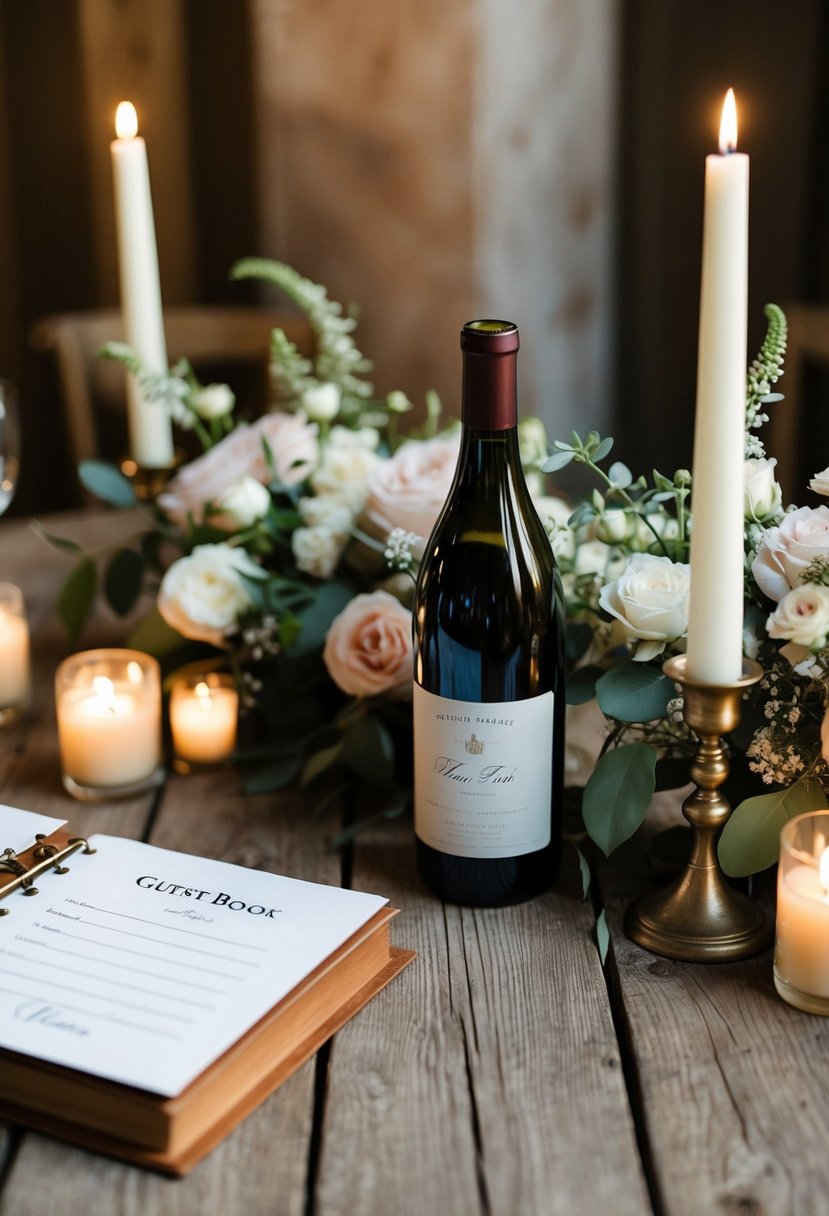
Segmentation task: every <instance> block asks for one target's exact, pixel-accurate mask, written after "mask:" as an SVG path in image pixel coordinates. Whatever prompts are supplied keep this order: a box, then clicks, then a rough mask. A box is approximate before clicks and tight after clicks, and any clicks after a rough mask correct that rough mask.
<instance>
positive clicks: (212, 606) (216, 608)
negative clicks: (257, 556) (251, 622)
mask: <svg viewBox="0 0 829 1216" xmlns="http://www.w3.org/2000/svg"><path fill="white" fill-rule="evenodd" d="M243 574H246V575H249V576H250V577H256V576H261V574H262V571H261V569H260V567H259V566H257V565H256V563H255V562H254V561H252V559H251V558H250V557H248V555H247V553H245V551H244V549H237V548H234V547H233V546H232V545H225V544H218V545H197V546H196V547H195V549H194V550H193V552H192V553H191V554H189V556H187V557H181V558H179V560H178V561H175V562H173V564H172V565H171V566H170V568H169V570H168V571H167V573H166V574H165V575H164V578H163V579H162V580H161V587H160V588H159V591H158V610H159V612H160V613H161V615H162V616H163V617H164V620H165V621H166V622H167V624H168V625H170V626H171V627H172V628H173V629H177V630H178V632H179V633H180V634H182V636H183V637H185V638H192V639H193V640H194V641H197V642H210V643H211V644H212V645H213V646H223V645H224V642H225V638H226V636H227V634H228V633H229V632H231V630H232V629H233V627H234V625H235V624H236V618H237V617H238V615H239V613H240V612H243V611H244V610H245V609H246V608H249V607H250V606H251V598H250V595H249V594H248V591H247V588H246V587H245V584H244V582H243V580H242V577H241V576H242V575H243Z"/></svg>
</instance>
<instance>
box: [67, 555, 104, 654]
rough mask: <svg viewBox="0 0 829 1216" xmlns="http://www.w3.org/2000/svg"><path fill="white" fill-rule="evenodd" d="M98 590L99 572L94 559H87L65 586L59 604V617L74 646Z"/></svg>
mask: <svg viewBox="0 0 829 1216" xmlns="http://www.w3.org/2000/svg"><path fill="white" fill-rule="evenodd" d="M97 589H98V571H97V570H96V569H95V563H94V562H93V561H92V559H91V558H89V557H85V558H83V559H82V560H81V561H79V562H78V564H77V566H75V568H74V570H73V571H72V572H71V574H70V575H69V577H68V578H67V580H66V582H65V583H64V584H63V587H62V588H61V590H60V594H59V596H58V602H57V612H58V616H59V617H60V619H61V621H62V622H63V625H64V627H65V629H66V632H67V633H68V634H69V640H70V642H72V644H73V645H74V643H75V642H76V641H77V640H78V635H79V634H80V632H81V630H82V629H83V627H84V625H85V623H86V620H87V618H88V616H89V613H90V611H91V610H92V605H93V603H94V601H95V592H96V591H97Z"/></svg>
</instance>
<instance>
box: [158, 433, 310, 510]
mask: <svg viewBox="0 0 829 1216" xmlns="http://www.w3.org/2000/svg"><path fill="white" fill-rule="evenodd" d="M263 440H265V441H267V444H268V446H269V448H270V450H271V452H272V453H273V459H274V465H275V467H276V476H277V477H278V478H279V479H280V480H281V481H283V482H285V484H286V485H294V484H296V483H297V482H300V481H303V480H304V479H305V478H306V477H307V476H308V474H309V473H310V471H311V469H312V468H313V467H314V465H315V464H316V462H317V458H318V456H319V449H318V446H317V428H316V426H315V425H311V424H309V423H308V422H307V421H306V419H305V416H304V415H303V414H281V413H276V414H265V415H264V416H263V417H262V418H259V419H257V421H256V422H254V423H252V424H251V425H250V426H237V427H236V429H235V430H233V431H231V432H230V434H229V435H228V436H226V438H224V439H222V440H221V441H220V442H219V443H217V444H216V445H215V447H212V448H210V449H209V451H207V452H205V453H204V455H203V456H199V457H198V458H197V459H196V460H192V461H190V463H189V464H186V465H185V466H184V468H183V469H182V470H181V472H179V473H177V474H176V475H175V477H173V478H172V480H171V481H170V483H169V485H168V486H167V489H166V490H165V492H164V493H163V494H160V495H159V497H158V505H159V506H160V507H161V509H162V510H163V511H164V512H165V514H166V515H167V516H168V517H169V518H170V519H172V520H173V521H174V522H175V523H178V524H180V525H181V526H184V525H185V524H186V523H187V516H188V514H189V515H192V516H193V518H194V519H196V520H201V519H202V517H203V515H204V508H205V505H206V504H207V503H214V504H215V503H217V502H218V501H219V499H220V498H221V496H222V494H223V493H224V491H225V490H226V489H227V487H228V486H229V485H230V484H231V483H232V482H235V481H238V480H239V478H240V477H244V476H248V477H253V478H254V479H255V480H256V481H259V482H261V483H262V484H263V485H267V483H268V482H269V481H270V479H271V476H272V474H271V469H270V467H269V465H268V461H267V460H266V458H265V450H264V447H263V443H262V441H263Z"/></svg>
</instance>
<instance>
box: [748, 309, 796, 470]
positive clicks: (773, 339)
mask: <svg viewBox="0 0 829 1216" xmlns="http://www.w3.org/2000/svg"><path fill="white" fill-rule="evenodd" d="M763 313H764V315H765V317H766V321H767V323H768V324H767V329H766V336H765V338H764V339H763V344H762V346H761V347H760V351H759V353H758V355H757V357H756V358H755V359H754V361H753V363H752V364H751V367H750V368H749V369H748V375H747V377H746V456H747V457H762V456H764V455H765V448H764V447H763V444H762V443H761V442H760V440H759V438H758V437H757V436H756V435H753V434H752V433H751V432H752V431H755V430H758V429H759V428H760V427H761V426H762V425H763V423H764V422H768V414H766V413H765V411H764V410H763V406H765V405H769V404H772V403H773V402H776V401H781V400H782V399H783V398H782V393H773V392H772V391H771V386H772V385H773V384H776V383H777V381H778V380H779V379H780V377H781V376H782V375H783V359H784V356H785V354H786V340H787V337H788V323H787V321H786V316H785V313H784V312H783V310H782V308H780V307H778V305H777V304H767V305H766V306H765V308H764V309H763Z"/></svg>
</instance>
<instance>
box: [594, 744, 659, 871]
mask: <svg viewBox="0 0 829 1216" xmlns="http://www.w3.org/2000/svg"><path fill="white" fill-rule="evenodd" d="M655 766H656V749H655V748H653V747H651V746H650V744H648V743H625V744H623V745H622V746H621V747H614V748H612V749H611V750H610V751H609V752H605V754H604V755H603V756H601V757H600V758H599V760H598V763H597V764H596V767H595V768H594V770H593V772H592V773H591V775H590V779H589V781H588V782H587V784H586V785H585V787H584V802H583V813H584V826H585V827H586V829H587V832H588V835H589V836H590V839H591V840H593V841H594V842H595V844H597V845H598V846H599V848H600V849H601V850H602V852H603V853H604V854H605V856H606V857H609V856H610V854H611V853H612V852H613V850H614V849H615V848H616V847H617V846H618V845H620V844H621V843H622V841H624V840H627V839H628V837H629V836H632V835H633V833H634V832H635V831H636V829H637V828H638V827H639V825H640V824H641V822H642V820H643V819H644V818H645V814H646V812H647V809H648V807H649V806H650V803H651V799H652V798H653V793H654V788H655V785H656V782H655V778H654V769H655Z"/></svg>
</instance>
